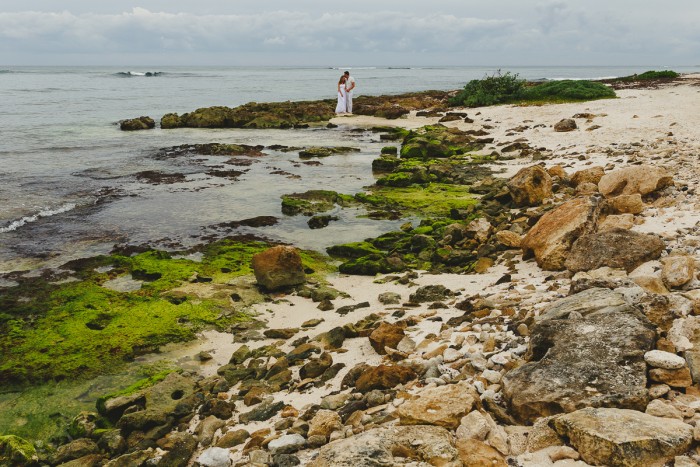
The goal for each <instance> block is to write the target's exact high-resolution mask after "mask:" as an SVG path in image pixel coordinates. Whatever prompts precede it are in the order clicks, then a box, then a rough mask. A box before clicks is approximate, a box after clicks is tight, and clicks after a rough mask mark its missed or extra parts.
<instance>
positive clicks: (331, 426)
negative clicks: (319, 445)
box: [307, 409, 343, 439]
mask: <svg viewBox="0 0 700 467" xmlns="http://www.w3.org/2000/svg"><path fill="white" fill-rule="evenodd" d="M342 428H343V422H342V421H341V420H340V415H338V413H337V412H334V411H332V410H324V409H321V410H319V411H318V412H316V415H314V418H312V419H311V421H310V422H309V433H308V435H307V437H311V436H315V435H319V436H325V437H326V439H328V437H329V436H330V434H331V433H332V432H334V431H335V430H341V429H342Z"/></svg>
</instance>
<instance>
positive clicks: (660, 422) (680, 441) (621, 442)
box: [553, 408, 693, 467]
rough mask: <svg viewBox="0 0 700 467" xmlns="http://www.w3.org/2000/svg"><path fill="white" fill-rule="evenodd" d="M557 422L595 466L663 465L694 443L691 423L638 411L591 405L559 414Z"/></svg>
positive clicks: (582, 455) (558, 430)
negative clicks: (597, 407) (593, 407)
mask: <svg viewBox="0 0 700 467" xmlns="http://www.w3.org/2000/svg"><path fill="white" fill-rule="evenodd" d="M553 423H554V427H555V428H556V430H557V432H558V433H559V434H560V435H561V436H564V437H566V438H567V439H568V440H569V442H570V444H571V445H572V446H573V447H574V448H576V450H577V451H578V452H579V453H580V454H581V457H582V458H583V460H584V461H586V462H587V463H589V464H593V465H609V466H611V467H616V466H630V467H632V466H640V465H663V464H664V462H665V461H667V460H670V459H672V458H673V457H674V456H676V455H678V454H682V453H684V452H686V451H687V450H688V449H689V448H690V445H691V444H692V442H693V430H692V427H691V426H690V425H687V424H685V423H683V422H682V421H680V420H672V419H668V418H659V417H654V416H652V415H647V414H645V413H642V412H637V411H635V410H625V409H592V408H587V409H582V410H579V411H576V412H573V413H570V414H568V415H562V416H560V417H557V418H556V419H554V422H553Z"/></svg>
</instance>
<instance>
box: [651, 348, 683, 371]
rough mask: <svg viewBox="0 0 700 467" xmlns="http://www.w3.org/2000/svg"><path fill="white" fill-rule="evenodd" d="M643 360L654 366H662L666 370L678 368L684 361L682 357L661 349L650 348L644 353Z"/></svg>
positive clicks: (681, 366)
mask: <svg viewBox="0 0 700 467" xmlns="http://www.w3.org/2000/svg"><path fill="white" fill-rule="evenodd" d="M644 361H645V362H647V365H649V366H651V367H654V368H664V369H666V370H678V369H680V368H683V367H684V366H685V365H686V363H685V359H684V358H683V357H679V356H678V355H676V354H673V353H670V352H664V351H662V350H650V351H649V352H647V353H645V354H644Z"/></svg>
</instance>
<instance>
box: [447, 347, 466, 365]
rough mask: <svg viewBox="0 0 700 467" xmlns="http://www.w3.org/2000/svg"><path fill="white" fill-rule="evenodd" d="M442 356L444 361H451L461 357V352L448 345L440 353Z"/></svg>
mask: <svg viewBox="0 0 700 467" xmlns="http://www.w3.org/2000/svg"><path fill="white" fill-rule="evenodd" d="M442 358H443V360H444V362H445V363H452V362H454V361H457V360H459V359H460V358H462V353H461V352H460V351H459V350H455V349H453V348H451V347H448V348H446V349H445V351H444V352H443V353H442Z"/></svg>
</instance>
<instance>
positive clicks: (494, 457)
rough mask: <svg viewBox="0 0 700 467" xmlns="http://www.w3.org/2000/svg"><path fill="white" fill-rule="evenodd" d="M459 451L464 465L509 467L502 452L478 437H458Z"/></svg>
mask: <svg viewBox="0 0 700 467" xmlns="http://www.w3.org/2000/svg"><path fill="white" fill-rule="evenodd" d="M456 445H457V451H458V452H459V458H460V460H461V461H462V462H463V463H464V465H468V466H473V467H507V466H508V463H507V462H506V460H505V458H504V457H503V455H501V453H499V452H498V451H497V450H496V449H494V448H492V447H491V446H489V445H488V444H486V443H484V442H483V441H479V440H476V439H458V440H457V443H456Z"/></svg>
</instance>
